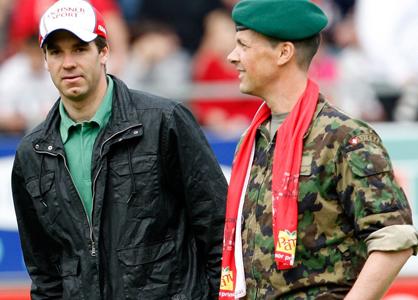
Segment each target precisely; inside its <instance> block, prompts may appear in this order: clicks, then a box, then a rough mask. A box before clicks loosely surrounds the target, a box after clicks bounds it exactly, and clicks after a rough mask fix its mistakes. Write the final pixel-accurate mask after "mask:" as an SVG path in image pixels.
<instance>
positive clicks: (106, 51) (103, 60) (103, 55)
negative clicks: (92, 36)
mask: <svg viewBox="0 0 418 300" xmlns="http://www.w3.org/2000/svg"><path fill="white" fill-rule="evenodd" d="M109 55H110V50H109V45H107V46H105V47H104V48H103V49H102V50H101V51H100V62H101V63H102V64H104V65H106V63H107V61H108V60H109Z"/></svg>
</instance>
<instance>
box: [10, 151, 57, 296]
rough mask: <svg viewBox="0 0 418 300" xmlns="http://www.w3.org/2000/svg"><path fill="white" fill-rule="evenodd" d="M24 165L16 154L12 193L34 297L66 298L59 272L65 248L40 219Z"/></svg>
mask: <svg viewBox="0 0 418 300" xmlns="http://www.w3.org/2000/svg"><path fill="white" fill-rule="evenodd" d="M20 166H21V164H20V161H19V158H18V155H16V158H15V161H14V164H13V169H12V192H13V201H14V206H15V212H16V218H17V224H18V229H19V235H20V242H21V246H22V250H23V256H24V259H25V264H26V268H27V270H28V273H29V276H30V278H31V280H32V286H31V299H34V300H38V299H62V278H61V276H60V274H59V271H58V269H59V268H58V265H59V259H58V255H59V253H60V251H61V250H60V248H59V245H58V244H57V243H56V242H55V241H54V240H53V239H51V237H50V236H49V235H48V234H47V233H46V232H45V230H44V228H43V227H42V225H41V224H40V222H39V220H38V218H37V213H36V211H35V208H34V206H33V202H32V198H31V196H30V195H29V193H28V192H27V189H26V185H25V181H24V179H23V176H22V169H21V167H20Z"/></svg>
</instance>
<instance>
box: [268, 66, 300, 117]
mask: <svg viewBox="0 0 418 300" xmlns="http://www.w3.org/2000/svg"><path fill="white" fill-rule="evenodd" d="M307 82H308V78H307V75H306V74H305V73H302V72H301V73H297V74H296V75H295V76H285V77H283V78H281V79H280V80H279V81H278V83H277V85H276V86H275V87H274V89H273V90H272V91H271V93H269V94H268V95H266V96H265V97H264V101H265V102H266V103H267V105H268V106H269V107H270V109H271V112H272V113H273V114H283V113H288V112H290V111H292V109H293V107H294V106H295V104H296V103H297V101H298V100H299V98H300V96H301V95H302V94H303V93H304V91H305V89H306V85H307Z"/></svg>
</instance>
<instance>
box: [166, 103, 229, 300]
mask: <svg viewBox="0 0 418 300" xmlns="http://www.w3.org/2000/svg"><path fill="white" fill-rule="evenodd" d="M167 123H168V126H167V132H166V134H165V135H163V137H164V139H165V141H163V142H164V144H165V148H166V151H165V154H164V156H165V157H166V158H168V159H167V161H166V163H167V164H168V166H167V167H168V169H169V170H172V172H173V173H172V174H171V175H170V178H176V179H177V180H175V184H176V188H177V189H178V193H179V194H181V195H182V196H183V197H184V199H185V206H186V210H187V214H188V218H189V222H190V224H191V226H192V231H193V235H194V238H195V241H196V247H197V255H198V259H199V260H200V262H201V263H202V265H203V267H204V268H205V271H206V275H207V278H208V282H209V285H210V294H211V297H213V298H214V299H215V298H217V295H218V291H219V281H220V274H221V272H220V270H221V258H222V241H223V228H224V218H225V199H226V193H227V183H226V180H225V177H224V175H223V173H222V170H221V168H220V167H219V164H218V162H217V159H216V157H215V155H214V154H213V151H212V149H211V147H210V146H209V144H208V142H207V140H206V138H205V136H204V135H203V132H202V131H201V129H200V127H199V125H198V124H197V123H196V121H195V119H194V117H193V116H192V114H191V113H190V112H189V111H188V110H187V109H186V108H185V107H183V106H182V105H180V104H178V105H177V106H176V107H175V108H174V110H173V111H172V114H171V116H170V119H169V120H168V122H167ZM179 170H180V174H181V176H178V171H179ZM179 189H181V190H179Z"/></svg>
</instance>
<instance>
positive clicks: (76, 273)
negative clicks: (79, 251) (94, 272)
mask: <svg viewBox="0 0 418 300" xmlns="http://www.w3.org/2000/svg"><path fill="white" fill-rule="evenodd" d="M79 264H80V258H79V257H77V256H75V257H64V258H63V259H62V262H61V266H60V274H61V277H62V289H63V299H84V296H83V295H82V294H81V293H80V292H81V291H82V290H83V287H82V280H81V278H80V268H79Z"/></svg>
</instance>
